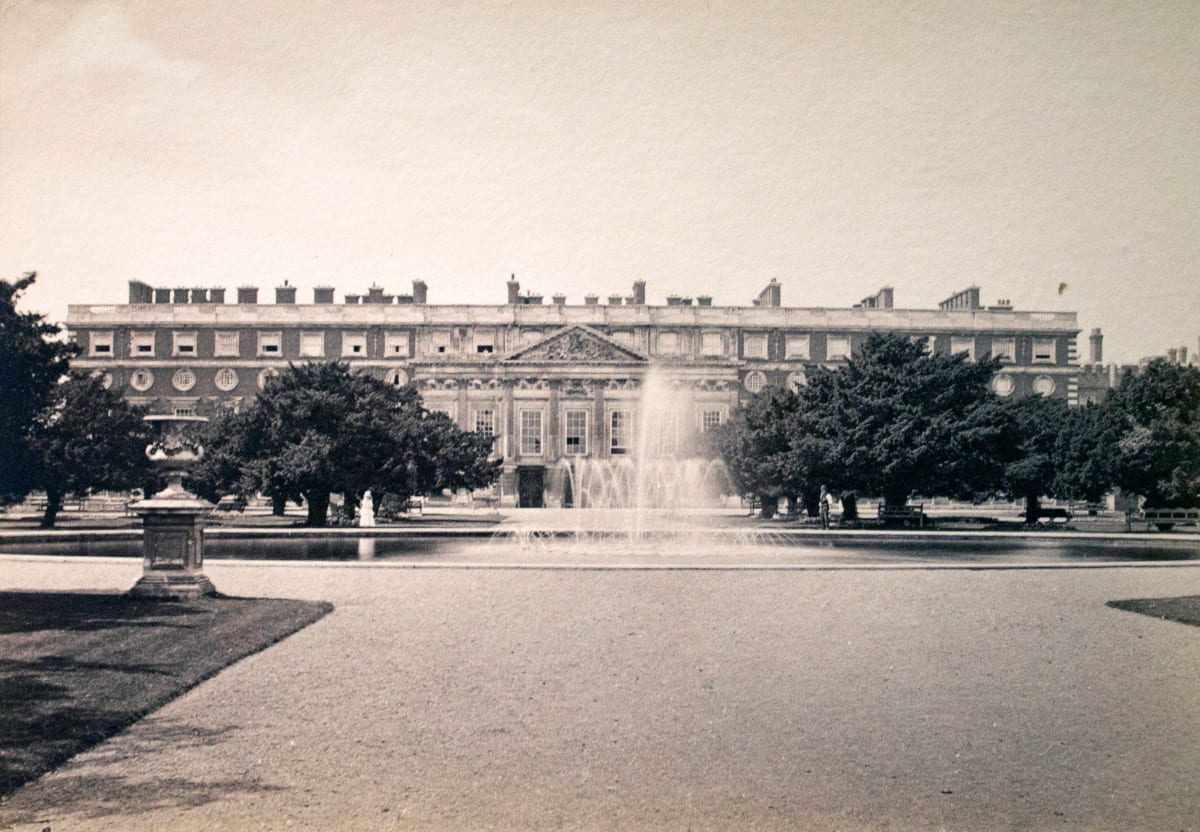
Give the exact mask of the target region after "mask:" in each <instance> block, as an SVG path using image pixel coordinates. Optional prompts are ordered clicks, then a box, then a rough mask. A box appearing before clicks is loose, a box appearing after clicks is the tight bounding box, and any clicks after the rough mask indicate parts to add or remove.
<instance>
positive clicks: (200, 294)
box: [192, 289, 208, 303]
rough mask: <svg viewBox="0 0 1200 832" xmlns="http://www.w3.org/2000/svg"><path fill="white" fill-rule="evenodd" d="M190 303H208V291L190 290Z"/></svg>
mask: <svg viewBox="0 0 1200 832" xmlns="http://www.w3.org/2000/svg"><path fill="white" fill-rule="evenodd" d="M192 303H208V290H207V289H193V290H192Z"/></svg>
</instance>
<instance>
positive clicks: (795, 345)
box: [786, 335, 808, 358]
mask: <svg viewBox="0 0 1200 832" xmlns="http://www.w3.org/2000/svg"><path fill="white" fill-rule="evenodd" d="M786 357H787V358H808V336H807V335H789V336H788V337H787V355H786Z"/></svg>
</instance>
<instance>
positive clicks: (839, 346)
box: [825, 335, 850, 361]
mask: <svg viewBox="0 0 1200 832" xmlns="http://www.w3.org/2000/svg"><path fill="white" fill-rule="evenodd" d="M849 357H850V336H849V335H830V336H829V338H828V339H826V341H825V358H827V359H829V360H831V361H832V360H834V359H838V358H849Z"/></svg>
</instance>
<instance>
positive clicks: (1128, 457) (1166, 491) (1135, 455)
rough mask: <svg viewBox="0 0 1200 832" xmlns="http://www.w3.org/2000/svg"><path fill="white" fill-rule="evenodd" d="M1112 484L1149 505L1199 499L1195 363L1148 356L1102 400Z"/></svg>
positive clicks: (1199, 375)
mask: <svg viewBox="0 0 1200 832" xmlns="http://www.w3.org/2000/svg"><path fill="white" fill-rule="evenodd" d="M1107 407H1108V409H1109V414H1110V418H1111V419H1112V420H1113V426H1114V430H1116V431H1117V432H1118V433H1119V435H1120V439H1119V440H1118V443H1117V454H1116V456H1117V459H1116V466H1115V467H1116V477H1115V479H1116V484H1117V485H1119V486H1120V487H1121V489H1122V490H1123V491H1127V492H1132V493H1135V494H1141V495H1143V496H1144V497H1145V498H1146V503H1147V504H1148V505H1151V506H1155V507H1176V506H1194V505H1200V368H1197V367H1185V366H1182V365H1179V364H1169V363H1167V362H1166V361H1162V360H1158V361H1153V362H1151V363H1150V364H1149V366H1147V367H1146V369H1145V371H1144V372H1142V373H1136V374H1130V375H1127V376H1125V378H1124V379H1122V381H1121V385H1120V386H1119V387H1118V388H1117V389H1116V390H1115V391H1113V394H1112V395H1111V396H1110V397H1109V399H1108V402H1107Z"/></svg>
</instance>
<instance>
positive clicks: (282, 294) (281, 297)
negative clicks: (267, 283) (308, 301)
mask: <svg viewBox="0 0 1200 832" xmlns="http://www.w3.org/2000/svg"><path fill="white" fill-rule="evenodd" d="M275 302H276V303H295V302H296V287H295V286H292V285H290V284H289V283H288V282H287V281H286V280H285V281H283V285H282V286H276V287H275Z"/></svg>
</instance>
